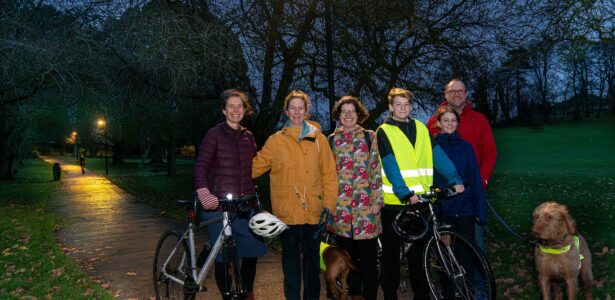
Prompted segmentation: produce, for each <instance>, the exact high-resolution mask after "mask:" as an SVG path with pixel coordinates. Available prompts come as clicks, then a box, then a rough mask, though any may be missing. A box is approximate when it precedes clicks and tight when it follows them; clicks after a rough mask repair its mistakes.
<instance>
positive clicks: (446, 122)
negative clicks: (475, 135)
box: [438, 112, 459, 134]
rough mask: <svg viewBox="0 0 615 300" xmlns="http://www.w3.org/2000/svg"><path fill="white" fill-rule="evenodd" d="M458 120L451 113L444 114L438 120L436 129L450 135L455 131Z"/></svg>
mask: <svg viewBox="0 0 615 300" xmlns="http://www.w3.org/2000/svg"><path fill="white" fill-rule="evenodd" d="M458 125H459V120H457V116H456V115H455V114H454V113H452V112H445V113H443V114H442V115H441V116H440V117H439V118H438V127H440V129H441V130H442V132H444V133H448V134H451V133H453V132H455V131H456V130H457V126H458Z"/></svg>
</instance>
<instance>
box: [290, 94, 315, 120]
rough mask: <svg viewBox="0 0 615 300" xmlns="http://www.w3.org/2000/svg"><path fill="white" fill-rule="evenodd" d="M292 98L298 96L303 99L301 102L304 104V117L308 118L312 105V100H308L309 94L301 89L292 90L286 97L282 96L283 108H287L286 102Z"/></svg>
mask: <svg viewBox="0 0 615 300" xmlns="http://www.w3.org/2000/svg"><path fill="white" fill-rule="evenodd" d="M293 98H299V99H301V100H303V103H304V104H305V118H306V119H307V118H309V116H310V108H311V107H312V102H311V101H310V96H309V95H308V94H306V93H305V92H304V91H301V90H293V91H291V92H290V94H288V95H287V96H286V98H284V110H287V109H288V104H289V103H290V100H291V99H293Z"/></svg>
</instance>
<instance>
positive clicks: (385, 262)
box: [380, 205, 412, 300]
mask: <svg viewBox="0 0 615 300" xmlns="http://www.w3.org/2000/svg"><path fill="white" fill-rule="evenodd" d="M403 208H404V206H403V205H385V206H384V207H383V208H382V211H381V212H380V217H381V218H382V236H381V237H380V238H381V241H382V258H381V259H382V260H381V261H380V266H381V269H380V270H381V271H382V274H381V282H382V291H383V292H384V299H385V300H397V288H398V287H399V267H400V265H399V263H400V261H399V251H400V247H401V240H400V239H399V236H398V235H397V233H396V232H395V230H393V220H394V219H395V216H396V215H397V213H399V212H400V211H401V210H402V209H403ZM411 272H412V271H411Z"/></svg>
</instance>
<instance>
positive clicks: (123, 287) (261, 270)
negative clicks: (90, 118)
mask: <svg viewBox="0 0 615 300" xmlns="http://www.w3.org/2000/svg"><path fill="white" fill-rule="evenodd" d="M44 159H45V160H46V161H49V162H52V161H54V160H53V158H44ZM61 165H62V171H63V173H62V182H61V184H60V185H59V186H58V188H57V189H56V191H55V192H54V193H53V195H52V197H51V200H50V209H51V210H52V212H53V213H55V214H56V216H57V217H58V218H61V219H63V220H64V221H65V224H64V226H63V227H62V229H60V230H59V231H58V233H57V239H58V242H59V243H60V245H61V247H62V248H63V250H64V251H65V252H66V253H67V254H68V255H69V256H70V257H71V258H73V259H74V260H76V261H77V262H78V263H79V264H80V265H81V267H82V269H83V270H84V271H85V272H86V273H87V274H88V275H90V276H91V277H92V278H93V279H94V280H95V281H97V282H100V283H101V284H102V285H103V287H105V288H107V289H108V290H109V292H110V293H111V295H114V296H115V297H117V298H119V299H153V298H154V292H153V286H152V265H153V260H154V252H155V247H156V244H157V242H158V239H159V237H160V235H161V234H162V233H163V232H164V231H166V230H167V229H169V228H181V227H182V226H183V225H182V223H180V222H178V221H174V220H170V219H167V218H164V217H162V216H161V215H160V211H159V210H158V209H156V208H152V207H150V206H148V205H146V204H143V203H140V202H139V201H138V199H137V198H135V197H134V196H132V195H130V194H128V193H127V192H125V191H123V190H122V189H120V188H119V187H117V186H115V185H113V184H112V183H111V182H110V181H109V180H107V179H106V178H105V177H104V176H100V175H97V174H95V173H94V172H92V171H89V170H87V169H86V173H85V174H83V175H82V174H81V169H80V168H79V166H78V165H76V164H74V163H71V162H61ZM203 231H205V230H203ZM203 238H205V237H204V236H199V237H197V239H199V240H202V239H203ZM197 242H198V241H197ZM199 249H200V248H199ZM211 277H213V276H211V275H210V276H209V278H208V279H207V280H206V282H205V286H206V287H207V288H208V291H207V292H206V293H203V294H200V295H199V296H198V297H197V299H220V295H219V293H218V290H217V288H216V285H215V282H214V281H213V278H211ZM321 283H322V284H323V288H322V289H321V291H322V293H321V299H326V297H325V292H324V280H322V276H321ZM254 289H255V291H254V292H255V294H256V296H257V299H284V292H283V276H282V264H281V256H280V255H279V254H273V253H271V252H270V253H268V254H267V255H266V256H265V257H262V258H259V261H258V265H257V278H256V281H255V283H254ZM379 296H380V297H379V298H381V297H382V294H381V293H380V295H379ZM402 297H403V296H402Z"/></svg>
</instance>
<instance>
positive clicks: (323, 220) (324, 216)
mask: <svg viewBox="0 0 615 300" xmlns="http://www.w3.org/2000/svg"><path fill="white" fill-rule="evenodd" d="M330 218H331V213H329V209H328V208H326V207H325V209H323V210H322V212H321V213H320V218H319V219H318V229H317V230H316V232H314V236H313V238H314V239H315V240H317V239H318V238H319V237H320V233H321V232H322V231H323V229H324V228H325V226H327V224H329V219H330Z"/></svg>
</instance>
